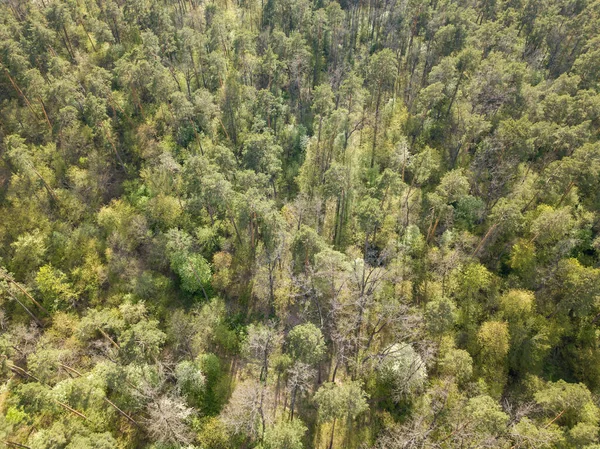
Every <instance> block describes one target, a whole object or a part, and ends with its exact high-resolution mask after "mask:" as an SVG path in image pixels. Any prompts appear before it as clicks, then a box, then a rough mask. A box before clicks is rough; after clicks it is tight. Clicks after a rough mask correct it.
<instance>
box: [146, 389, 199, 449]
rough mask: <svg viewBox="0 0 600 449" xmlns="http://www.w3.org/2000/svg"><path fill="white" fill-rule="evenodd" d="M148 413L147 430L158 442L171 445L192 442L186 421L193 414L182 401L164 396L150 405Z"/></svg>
mask: <svg viewBox="0 0 600 449" xmlns="http://www.w3.org/2000/svg"><path fill="white" fill-rule="evenodd" d="M147 413H148V418H147V419H146V421H145V425H146V429H147V430H148V433H149V434H150V435H151V436H152V438H154V439H155V440H156V441H158V442H161V443H171V444H186V443H190V442H191V441H192V435H191V433H190V429H189V427H188V426H187V424H186V421H187V419H188V418H189V417H190V415H191V414H192V413H193V412H192V410H191V409H190V408H188V407H186V405H185V404H184V403H183V401H181V399H179V398H176V397H169V396H162V397H160V398H159V399H158V400H157V401H153V402H151V403H150V404H149V405H148V408H147Z"/></svg>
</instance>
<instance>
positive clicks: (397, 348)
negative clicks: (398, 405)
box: [378, 343, 427, 401]
mask: <svg viewBox="0 0 600 449" xmlns="http://www.w3.org/2000/svg"><path fill="white" fill-rule="evenodd" d="M378 369H379V376H380V378H381V380H382V381H383V382H385V383H389V384H391V386H392V394H393V397H394V400H395V401H400V400H401V399H403V398H404V397H406V396H411V395H414V394H416V393H418V392H419V390H421V389H422V388H423V387H424V385H425V382H426V381H427V369H426V367H425V362H424V361H423V359H422V358H421V356H420V355H419V354H418V353H417V352H416V351H415V350H414V349H413V347H412V346H411V345H409V344H402V343H397V344H395V345H393V346H392V347H391V348H389V349H388V350H387V351H386V353H385V354H384V355H383V360H382V361H381V364H380V366H379V368H378Z"/></svg>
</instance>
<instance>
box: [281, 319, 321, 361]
mask: <svg viewBox="0 0 600 449" xmlns="http://www.w3.org/2000/svg"><path fill="white" fill-rule="evenodd" d="M288 344H289V352H290V355H291V356H292V358H293V359H295V360H299V361H301V362H303V363H308V364H309V365H312V364H315V363H318V362H319V361H321V359H322V358H323V356H324V355H325V349H326V348H325V340H324V339H323V334H322V333H321V329H319V328H318V327H316V326H315V325H314V324H312V323H306V324H300V325H298V326H296V327H294V328H293V329H292V330H291V331H290V332H289V334H288Z"/></svg>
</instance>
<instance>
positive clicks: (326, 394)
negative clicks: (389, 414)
mask: <svg viewBox="0 0 600 449" xmlns="http://www.w3.org/2000/svg"><path fill="white" fill-rule="evenodd" d="M367 398H368V396H367V394H366V393H365V392H364V391H363V389H362V387H361V384H360V382H358V381H349V382H344V383H343V384H335V383H332V382H326V383H324V384H323V385H321V387H320V388H319V390H318V391H317V392H316V393H315V395H314V400H315V402H316V403H317V406H318V407H319V419H321V420H322V421H323V422H331V423H332V424H331V437H330V440H329V446H328V447H329V449H331V448H332V447H333V437H334V435H335V424H336V421H338V420H342V419H345V420H346V424H347V426H348V428H349V426H350V424H351V422H352V420H354V419H355V418H356V417H357V416H358V415H360V414H361V413H363V412H365V411H367V410H368V409H369V406H368V404H367Z"/></svg>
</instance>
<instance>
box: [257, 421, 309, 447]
mask: <svg viewBox="0 0 600 449" xmlns="http://www.w3.org/2000/svg"><path fill="white" fill-rule="evenodd" d="M306 430H307V429H306V426H305V425H304V424H302V421H300V420H298V419H295V420H292V421H278V422H276V423H275V424H274V425H273V426H269V427H268V428H267V430H266V431H265V436H264V438H263V441H262V443H261V444H259V445H258V447H259V448H260V449H302V448H303V447H304V444H303V443H302V440H303V437H304V434H305V433H306Z"/></svg>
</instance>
